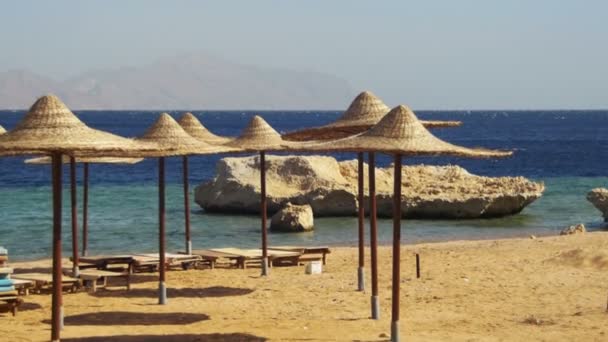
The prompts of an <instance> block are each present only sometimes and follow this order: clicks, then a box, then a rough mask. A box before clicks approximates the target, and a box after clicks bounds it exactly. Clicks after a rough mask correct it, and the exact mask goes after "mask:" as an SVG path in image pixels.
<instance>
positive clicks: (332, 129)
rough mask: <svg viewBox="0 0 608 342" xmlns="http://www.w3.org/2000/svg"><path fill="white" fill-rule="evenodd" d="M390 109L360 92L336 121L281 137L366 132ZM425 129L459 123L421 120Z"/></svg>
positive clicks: (308, 137)
mask: <svg viewBox="0 0 608 342" xmlns="http://www.w3.org/2000/svg"><path fill="white" fill-rule="evenodd" d="M390 110H391V109H390V108H389V107H388V106H387V105H386V104H385V103H384V102H382V100H381V99H380V98H379V97H377V96H376V95H374V94H373V93H372V92H371V91H364V92H361V93H360V94H359V95H357V96H356V97H355V99H354V100H353V101H352V102H351V104H350V106H348V109H346V111H345V112H344V113H343V114H342V116H340V118H338V119H337V120H336V121H334V122H332V123H329V124H327V125H324V126H320V127H312V128H306V129H302V130H298V131H294V132H289V133H286V134H284V135H283V139H285V140H291V141H310V140H333V139H340V138H346V137H349V136H352V135H355V134H359V133H361V132H364V131H367V130H368V129H370V128H371V127H372V126H373V125H375V124H377V123H378V122H379V121H380V120H381V119H382V118H383V117H384V116H385V115H386V114H387V113H388V112H389V111H390ZM420 122H421V123H422V124H423V125H424V126H425V127H428V128H438V127H456V126H460V125H462V122H460V121H436V120H421V121H420Z"/></svg>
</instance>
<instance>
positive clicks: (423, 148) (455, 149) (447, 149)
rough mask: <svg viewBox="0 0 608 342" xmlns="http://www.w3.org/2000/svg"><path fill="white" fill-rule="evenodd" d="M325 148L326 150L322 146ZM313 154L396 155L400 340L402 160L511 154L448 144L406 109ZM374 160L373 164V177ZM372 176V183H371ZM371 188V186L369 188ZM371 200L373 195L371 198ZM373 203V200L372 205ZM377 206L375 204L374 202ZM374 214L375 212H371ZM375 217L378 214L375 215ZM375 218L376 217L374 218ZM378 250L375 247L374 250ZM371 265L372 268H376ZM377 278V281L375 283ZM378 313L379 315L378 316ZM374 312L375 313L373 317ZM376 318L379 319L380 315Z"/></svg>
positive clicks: (395, 310)
mask: <svg viewBox="0 0 608 342" xmlns="http://www.w3.org/2000/svg"><path fill="white" fill-rule="evenodd" d="M323 145H325V146H323ZM310 150H313V151H314V150H323V151H328V150H331V151H354V152H360V151H377V152H384V153H389V154H393V155H394V158H395V160H394V194H393V272H392V273H393V274H392V276H393V285H392V290H393V293H392V314H391V316H392V322H391V339H392V341H398V340H399V286H400V279H399V278H400V250H401V243H400V240H401V184H402V182H401V158H402V156H419V155H452V156H459V157H466V158H499V157H507V156H510V155H511V154H512V152H505V151H495V150H486V149H471V148H466V147H461V146H457V145H453V144H450V143H447V142H445V141H443V140H441V139H439V138H437V137H435V136H434V135H432V134H431V133H430V132H429V131H428V130H427V129H426V128H425V127H424V126H423V125H422V123H421V122H420V121H419V120H418V118H416V115H415V114H414V113H413V112H412V111H411V110H410V109H409V108H407V107H405V106H398V107H395V108H394V109H392V110H391V111H390V112H389V113H388V114H387V115H386V116H385V117H384V118H383V119H382V120H381V121H380V122H379V123H378V124H377V125H375V126H374V127H373V128H372V129H370V130H369V131H367V132H364V133H361V134H359V135H356V136H353V137H349V138H344V139H341V140H337V141H333V142H331V143H324V144H317V145H316V146H313V147H311V149H310ZM372 162H373V159H372V160H370V173H371V172H373V168H372V166H371V165H372ZM371 179H372V178H371V176H370V180H371ZM371 186H372V184H370V187H371ZM370 196H371V194H370ZM371 200H373V199H372V198H370V201H371ZM374 202H375V201H374ZM372 210H373V209H372ZM373 215H374V216H375V213H374V214H373ZM372 218H373V216H372ZM372 248H373V249H375V248H376V247H375V246H372ZM373 249H372V250H373ZM373 263H374V262H372V266H373ZM374 278H375V279H374ZM372 279H373V280H372V286H373V290H372V291H373V292H372V310H376V311H377V310H378V308H377V305H378V301H377V295H378V293H377V284H374V282H377V274H376V275H375V276H374V275H373V276H372ZM376 313H377V312H376ZM373 316H374V312H373V311H372V317H373ZM375 318H378V317H377V315H376V317H375Z"/></svg>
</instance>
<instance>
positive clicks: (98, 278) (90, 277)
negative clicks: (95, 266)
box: [79, 269, 131, 292]
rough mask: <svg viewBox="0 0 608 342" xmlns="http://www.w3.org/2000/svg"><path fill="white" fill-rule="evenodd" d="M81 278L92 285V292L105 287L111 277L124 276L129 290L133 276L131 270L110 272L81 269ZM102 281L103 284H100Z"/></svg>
mask: <svg viewBox="0 0 608 342" xmlns="http://www.w3.org/2000/svg"><path fill="white" fill-rule="evenodd" d="M79 277H80V279H82V280H84V281H85V282H86V283H88V284H90V285H91V290H92V292H96V291H97V289H98V288H105V287H106V286H107V285H108V279H110V278H124V279H125V282H126V286H127V291H128V290H130V289H131V277H130V274H129V272H110V271H104V270H91V269H89V270H81V271H80V275H79ZM98 282H101V284H98Z"/></svg>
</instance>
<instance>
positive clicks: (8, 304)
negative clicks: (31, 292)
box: [0, 290, 23, 316]
mask: <svg viewBox="0 0 608 342" xmlns="http://www.w3.org/2000/svg"><path fill="white" fill-rule="evenodd" d="M22 303H23V299H21V298H19V293H18V292H17V290H14V291H7V292H2V293H0V307H5V308H8V310H9V311H10V312H11V313H12V314H13V316H15V315H16V314H17V308H18V307H19V305H21V304H22Z"/></svg>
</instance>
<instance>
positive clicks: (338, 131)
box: [283, 91, 462, 291]
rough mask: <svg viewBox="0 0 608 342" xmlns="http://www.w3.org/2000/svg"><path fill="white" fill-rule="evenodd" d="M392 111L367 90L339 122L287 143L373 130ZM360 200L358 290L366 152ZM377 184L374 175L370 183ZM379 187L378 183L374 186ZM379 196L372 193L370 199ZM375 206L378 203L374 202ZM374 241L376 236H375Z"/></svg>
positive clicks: (359, 161)
mask: <svg viewBox="0 0 608 342" xmlns="http://www.w3.org/2000/svg"><path fill="white" fill-rule="evenodd" d="M389 111H390V108H389V107H388V106H387V105H386V104H384V102H382V100H381V99H380V98H379V97H377V96H376V95H374V94H373V93H372V92H370V91H364V92H362V93H360V94H359V95H357V97H355V99H354V100H353V101H352V102H351V104H350V106H349V107H348V108H347V109H346V111H345V112H344V113H343V114H342V116H341V117H340V118H338V119H337V120H336V121H334V122H332V123H330V124H327V125H325V126H321V127H313V128H307V129H303V130H299V131H295V132H291V133H287V134H285V135H283V138H284V139H286V140H294V141H310V140H334V139H341V138H345V137H349V136H352V135H355V134H358V133H361V132H364V131H366V130H368V129H370V128H371V127H372V126H373V125H375V124H377V123H378V122H379V121H380V120H381V119H382V118H383V117H384V116H385V115H386V114H387V113H388V112H389ZM422 123H423V124H424V125H425V126H426V127H434V128H437V127H456V126H460V125H461V124H462V122H460V121H422ZM369 158H370V164H373V162H374V160H373V158H374V156H373V152H371V153H370V155H369ZM357 164H358V169H357V178H358V181H357V187H358V191H357V201H358V203H359V206H358V235H359V247H358V248H359V267H358V269H357V278H358V281H357V289H358V290H359V291H364V290H365V223H364V221H365V208H364V207H363V198H364V189H363V187H364V176H363V153H362V152H359V153H357ZM371 182H373V180H372V177H371V176H370V183H371ZM370 185H375V184H370ZM370 191H375V186H370ZM372 197H375V196H372V195H371V194H370V198H372ZM370 204H372V205H375V202H372V203H370ZM372 220H374V221H373V222H370V226H371V227H370V228H371V229H373V230H375V225H376V222H375V219H374V218H373V217H372V218H371V219H370V221H372ZM372 238H373V234H372Z"/></svg>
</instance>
